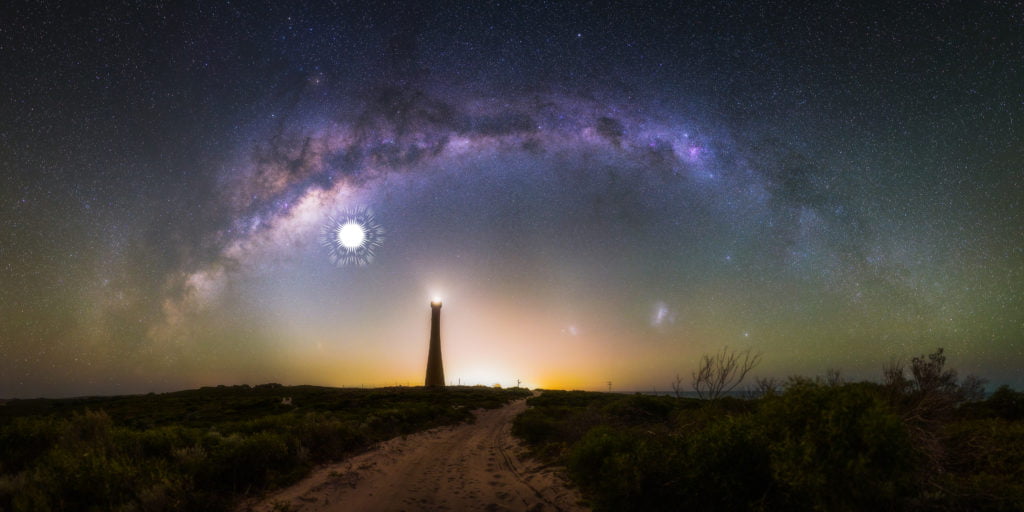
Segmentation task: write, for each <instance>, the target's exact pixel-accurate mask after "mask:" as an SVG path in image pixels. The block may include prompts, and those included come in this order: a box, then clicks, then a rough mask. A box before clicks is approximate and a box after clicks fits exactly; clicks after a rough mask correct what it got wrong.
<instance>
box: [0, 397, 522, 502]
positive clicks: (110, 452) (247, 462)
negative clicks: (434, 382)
mask: <svg viewBox="0 0 1024 512" xmlns="http://www.w3.org/2000/svg"><path fill="white" fill-rule="evenodd" d="M449 391H450V392H449ZM527 394H529V392H528V391H526V390H504V391H502V390H493V389H490V388H484V389H482V390H469V389H457V388H456V389H451V390H446V391H436V390H424V389H422V388H391V389H383V390H378V389H367V390H362V389H360V390H352V389H331V388H317V387H313V386H297V387H291V388H284V387H281V386H270V387H259V386H258V387H256V388H250V387H248V386H232V387H217V388H203V389H200V390H190V391H181V392H174V393H167V394H163V395H139V396H131V397H90V398H81V399H58V400H42V399H36V400H13V401H11V402H9V403H8V404H7V405H6V406H4V407H3V410H2V411H0V413H2V414H0V511H5V512H6V511H31V512H36V511H39V512H45V511H49V510H54V511H58V510H59V511H71V510H74V511H79V510H81V511H122V512H128V511H135V510H138V511H146V512H157V511H172V510H189V511H196V512H200V511H222V510H228V509H231V508H232V507H233V506H234V504H235V502H236V501H237V499H238V498H239V497H240V496H243V495H251V494H253V493H256V492H260V491H262V490H265V489H269V488H273V487H275V486H279V485H285V484H288V483H291V482H293V481H295V480H297V479H298V478H300V477H301V476H302V475H304V474H305V473H306V472H307V471H308V470H309V468H310V467H311V464H312V463H316V462H323V461H328V460H332V459H336V458H338V457H342V456H344V455H345V454H346V453H350V452H351V451H352V450H355V449H358V448H360V447H363V446H366V445H368V444H369V443H371V442H373V441H376V440H379V439H385V438H387V437H391V436H394V435H398V434H404V433H410V432H413V431H416V430H420V429H425V428H429V427H432V426H436V425H440V424H445V423H454V422H458V421H462V420H464V419H466V418H467V417H471V414H470V413H469V411H470V410H472V409H475V408H478V407H485V406H491V405H493V404H495V403H501V402H503V401H507V400H508V399H512V398H518V397H522V396H524V395H527ZM281 395H284V396H290V397H293V399H294V402H293V403H296V404H299V405H298V406H285V405H282V404H281V399H280V396H281ZM101 407H102V408H103V410H100V408H101ZM108 408H109V411H108V410H107V409H108ZM369 417H374V418H375V419H374V420H372V422H371V423H372V428H364V429H360V428H359V425H360V423H363V422H364V420H366V418H369Z"/></svg>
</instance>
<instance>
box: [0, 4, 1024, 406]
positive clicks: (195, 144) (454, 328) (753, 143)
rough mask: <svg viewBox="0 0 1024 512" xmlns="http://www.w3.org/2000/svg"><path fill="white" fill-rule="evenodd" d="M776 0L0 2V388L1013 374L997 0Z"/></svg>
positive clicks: (1001, 15)
mask: <svg viewBox="0 0 1024 512" xmlns="http://www.w3.org/2000/svg"><path fill="white" fill-rule="evenodd" d="M803 3H804V2H793V3H792V4H789V3H768V2H693V3H692V5H674V4H676V3H675V2H658V3H653V2H623V3H622V5H621V6H619V7H616V8H610V7H602V6H600V5H597V6H595V5H585V4H577V3H575V2H554V1H552V2H528V3H520V2H447V3H428V2H410V3H409V4H404V3H397V2H367V3H349V2H341V3H340V5H332V4H330V3H329V2H319V1H310V2H308V3H306V4H302V3H292V2H271V3H268V4H265V5H246V4H248V2H241V3H238V4H229V3H227V2H220V3H210V2H197V3H194V4H193V3H190V2H168V3H161V2H142V3H136V2H126V3H124V4H122V3H121V2H106V1H103V2H99V1H86V2H65V3H64V4H65V5H64V6H59V5H57V4H58V3H57V2H23V1H20V0H13V1H5V2H3V5H2V7H0V20H2V21H0V397H33V396H74V395H88V394H123V393H141V392H149V391H167V390H174V389H183V388H191V387H197V386H204V385H217V384H241V383H249V384H258V383H263V382H281V383H284V384H318V385H329V386H360V385H365V386H384V385H395V384H400V385H420V384H422V382H423V375H424V370H425V365H426V354H427V341H428V336H429V318H430V306H429V301H430V300H431V298H432V297H434V296H438V297H440V298H442V300H443V301H444V306H443V310H442V316H441V317H442V344H443V351H444V361H445V375H446V377H447V379H448V380H449V381H451V382H453V383H458V382H461V383H462V384H485V385H491V384H494V383H501V384H502V385H504V386H510V385H514V384H515V383H516V380H517V379H520V380H521V381H522V383H523V385H526V386H531V387H537V386H539V387H551V388H580V389H607V384H606V382H607V381H612V382H613V389H615V390H623V391H625V390H651V389H658V390H668V389H669V388H670V383H671V382H672V380H673V379H674V377H675V375H676V373H681V374H682V375H683V376H688V375H689V373H690V372H691V371H692V370H693V369H694V367H695V366H696V361H697V359H698V358H699V357H700V355H701V354H703V353H706V352H712V351H716V350H718V349H719V348H721V347H723V346H726V345H728V346H729V347H734V348H737V349H744V348H752V349H754V350H757V351H760V352H762V353H763V355H764V356H763V362H762V364H761V366H760V367H759V368H758V369H757V370H756V371H755V372H754V374H755V375H758V376H765V377H767V376H773V377H779V378H784V377H786V376H788V375H793V374H802V375H809V376H813V375H820V374H823V373H824V372H825V371H826V369H828V368H836V369H840V370H841V371H842V373H843V374H844V375H845V376H846V377H847V378H850V379H878V378H880V375H881V368H882V365H883V364H884V363H886V362H888V361H889V360H890V359H892V358H894V357H910V356H914V355H920V354H924V353H928V352H931V351H933V350H934V349H935V348H937V347H944V348H945V349H946V351H947V354H948V356H949V361H950V363H951V364H952V365H953V366H954V367H956V368H957V369H958V370H959V371H960V373H961V374H968V373H973V374H977V375H980V376H982V377H985V378H987V379H989V381H990V386H996V385H1000V384H1010V385H1012V386H1014V387H1016V388H1018V389H1019V388H1021V387H1024V372H1021V368H1024V7H1022V6H1021V4H1020V3H1019V2H985V1H970V2H937V3H931V2H916V1H915V2H906V3H905V5H904V6H903V7H879V6H878V3H877V2H874V3H873V2H831V4H835V5H828V6H824V5H822V6H818V7H808V6H805V5H801V4H803ZM808 3H811V2H808ZM813 3H819V4H824V2H813ZM355 213H369V214H372V215H373V218H374V220H375V222H376V223H377V224H378V225H379V226H380V230H381V232H380V233H379V234H380V235H381V239H380V240H376V239H374V241H379V242H380V244H379V247H377V248H376V250H375V251H374V255H373V257H372V259H370V258H362V261H358V260H360V258H350V259H352V260H357V261H345V260H344V258H343V259H342V260H340V261H337V262H335V261H333V260H334V259H337V258H333V259H332V256H337V254H336V253H337V250H338V247H333V248H331V247H325V246H324V245H323V244H322V243H321V242H322V240H321V235H322V232H323V231H324V230H325V229H331V228H329V227H330V226H335V228H336V227H337V226H338V225H339V219H344V218H345V216H346V215H351V214H355ZM332 219H333V221H332ZM364 220H365V219H364ZM332 222H333V224H332ZM328 233H330V231H328ZM369 234H370V235H373V234H378V233H376V231H375V232H373V233H369ZM328 238H330V237H328ZM327 241H328V242H331V240H327ZM335 241H336V240H335ZM332 250H333V251H334V253H332ZM343 252H344V251H343ZM366 260H369V261H366ZM359 263H363V264H361V265H360V264H359Z"/></svg>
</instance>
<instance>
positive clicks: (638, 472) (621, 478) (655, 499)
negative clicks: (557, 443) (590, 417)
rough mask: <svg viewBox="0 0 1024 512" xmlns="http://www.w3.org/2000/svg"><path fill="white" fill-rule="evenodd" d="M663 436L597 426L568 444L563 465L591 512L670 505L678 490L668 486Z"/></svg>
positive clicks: (669, 453) (667, 449)
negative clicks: (588, 501)
mask: <svg viewBox="0 0 1024 512" xmlns="http://www.w3.org/2000/svg"><path fill="white" fill-rule="evenodd" d="M666 441H667V439H666V438H658V437H655V436H651V435H645V434H644V433H642V432H637V431H633V430H628V429H621V428H619V429H616V428H612V427H608V426H599V427H596V428H594V429H592V430H591V431H590V432H588V433H587V434H586V435H584V436H583V438H582V439H580V440H579V442H577V443H576V444H575V445H573V447H572V448H571V449H570V451H569V454H568V457H567V463H566V467H567V469H568V471H569V474H570V476H572V478H573V480H574V481H577V482H580V483H581V487H583V488H584V489H585V490H586V491H587V492H588V494H589V495H590V496H593V502H592V504H593V506H594V510H596V511H604V510H608V511H631V510H638V511H640V510H643V511H654V510H674V509H675V508H676V507H677V506H678V502H677V498H678V492H677V491H678V489H677V488H675V487H673V486H671V485H669V484H670V482H671V479H672V477H673V475H672V472H671V469H670V467H671V458H672V452H673V450H672V448H671V447H670V446H668V445H667V443H666Z"/></svg>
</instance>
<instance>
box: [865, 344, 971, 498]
mask: <svg viewBox="0 0 1024 512" xmlns="http://www.w3.org/2000/svg"><path fill="white" fill-rule="evenodd" d="M906 373H907V372H906V366H905V364H904V363H903V361H899V360H897V361H893V362H892V363H890V364H888V365H885V366H884V367H883V368H882V376H883V384H884V385H885V387H886V388H887V390H888V392H889V397H890V401H891V403H893V404H894V405H895V406H896V407H897V408H898V410H899V411H900V414H901V416H902V417H903V423H904V425H906V427H907V430H908V431H909V432H910V434H911V436H912V438H913V439H914V444H915V445H916V446H917V448H918V450H919V451H920V453H921V454H922V455H924V457H925V460H926V461H927V468H928V471H926V472H925V473H924V475H925V476H924V480H925V481H926V482H927V483H928V484H929V485H930V486H933V487H940V484H939V479H938V478H937V476H936V475H939V474H941V473H942V471H943V468H944V467H945V466H944V464H945V459H946V454H945V451H944V449H943V442H942V435H943V434H942V432H943V428H942V427H943V425H946V424H947V423H948V422H949V421H950V420H951V419H952V417H953V412H954V410H955V409H956V408H957V406H958V405H959V404H961V403H963V402H964V401H969V400H982V399H984V397H985V381H984V380H983V379H979V378H977V377H974V376H968V377H966V378H964V379H963V381H962V382H960V383H957V373H956V370H953V369H951V368H947V367H946V355H945V351H944V350H943V349H942V348H939V349H937V350H936V351H935V352H933V353H931V354H928V355H927V356H924V355H922V356H919V357H914V358H912V359H911V361H910V378H907V375H906Z"/></svg>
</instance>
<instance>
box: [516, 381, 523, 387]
mask: <svg viewBox="0 0 1024 512" xmlns="http://www.w3.org/2000/svg"><path fill="white" fill-rule="evenodd" d="M522 383H523V381H521V380H519V379H516V387H517V388H518V387H519V385H520V384H522Z"/></svg>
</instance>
